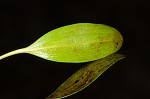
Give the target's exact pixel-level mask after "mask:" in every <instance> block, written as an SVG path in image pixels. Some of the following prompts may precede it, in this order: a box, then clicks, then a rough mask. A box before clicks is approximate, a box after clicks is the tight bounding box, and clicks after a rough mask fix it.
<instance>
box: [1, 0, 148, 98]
mask: <svg viewBox="0 0 150 99" xmlns="http://www.w3.org/2000/svg"><path fill="white" fill-rule="evenodd" d="M148 1H149V0H147V1H146V0H140V1H138V0H91V1H88V0H28V1H27V0H1V1H0V54H4V53H6V52H9V51H11V50H15V49H18V48H22V47H26V46H28V45H30V44H31V43H33V42H34V41H35V40H37V39H38V38H39V37H41V36H42V35H43V34H45V33H47V32H48V31H50V30H52V29H55V28H58V27H61V26H64V25H68V24H73V23H80V22H89V23H99V24H107V25H110V26H112V27H115V28H117V29H118V30H119V31H120V32H121V33H122V35H123V37H124V44H123V46H122V48H121V49H120V51H119V53H122V54H125V55H126V57H127V58H126V59H124V60H121V61H119V62H117V63H116V64H115V65H114V66H112V67H111V68H109V69H108V70H107V71H106V72H105V73H104V74H103V75H101V77H99V78H98V79H97V80H96V81H95V82H94V83H93V84H91V85H90V86H89V87H87V88H86V89H84V90H83V91H81V92H79V93H77V94H75V95H73V96H70V97H68V98H66V99H149V98H150V65H149V50H150V47H149V46H150V45H149V41H150V32H149V29H150V27H149V22H150V21H149V18H150V15H149V12H150V9H149V4H150V3H149V2H148ZM82 65H83V64H65V63H57V62H52V61H47V60H44V59H41V58H38V57H35V56H32V55H29V54H20V55H15V56H12V57H9V58H6V59H4V60H1V61H0V99H44V98H45V97H46V96H48V95H49V94H50V93H52V92H53V91H54V90H55V89H56V88H57V87H58V86H59V85H60V84H61V83H63V82H64V81H65V80H66V79H67V78H68V77H69V76H70V75H71V74H73V73H74V72H75V71H76V70H78V69H79V68H80V67H81V66H82Z"/></svg>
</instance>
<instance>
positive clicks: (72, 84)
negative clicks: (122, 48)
mask: <svg viewBox="0 0 150 99" xmlns="http://www.w3.org/2000/svg"><path fill="white" fill-rule="evenodd" d="M124 57H125V56H124V55H122V54H116V53H115V54H111V55H109V56H107V57H105V58H102V59H99V60H96V61H94V62H91V63H89V64H88V65H86V66H84V67H82V68H81V69H79V70H78V71H77V72H75V73H74V74H73V75H72V76H71V77H69V78H68V79H67V80H66V81H65V82H64V83H63V84H62V85H60V86H59V87H58V88H57V89H56V90H55V91H54V92H53V93H52V94H51V95H49V96H48V97H47V98H46V99H61V98H65V97H68V96H70V95H72V94H75V93H77V92H79V91H81V90H82V89H84V88H85V87H87V86H88V85H90V84H91V83H92V82H94V81H95V80H96V79H97V78H98V77H99V76H100V75H101V74H102V73H103V72H105V71H106V70H107V69H108V68H109V67H110V66H112V65H113V64H114V63H115V62H117V61H118V60H121V59H123V58H124Z"/></svg>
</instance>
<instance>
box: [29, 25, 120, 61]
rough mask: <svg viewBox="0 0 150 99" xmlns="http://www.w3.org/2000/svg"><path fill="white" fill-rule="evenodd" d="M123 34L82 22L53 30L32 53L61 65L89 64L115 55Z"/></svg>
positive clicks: (106, 27) (35, 44)
mask: <svg viewBox="0 0 150 99" xmlns="http://www.w3.org/2000/svg"><path fill="white" fill-rule="evenodd" d="M122 42H123V38H122V35H121V34H120V32H119V31H118V30H116V29H114V28H112V27H110V26H107V25H103V24H92V23H78V24H72V25H68V26H64V27H60V28H57V29H55V30H52V31H50V32H48V33H47V34H45V35H44V36H42V37H41V38H39V39H38V40H37V41H36V42H35V43H33V44H32V45H31V46H29V47H28V49H30V51H28V53H30V54H33V55H36V56H38V57H41V58H44V59H47V60H52V61H57V62H69V63H70V62H72V63H79V62H87V61H93V60H97V59H100V58H103V57H106V56H107V55H110V54H112V53H115V52H116V51H118V50H119V49H120V47H121V46H122Z"/></svg>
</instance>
